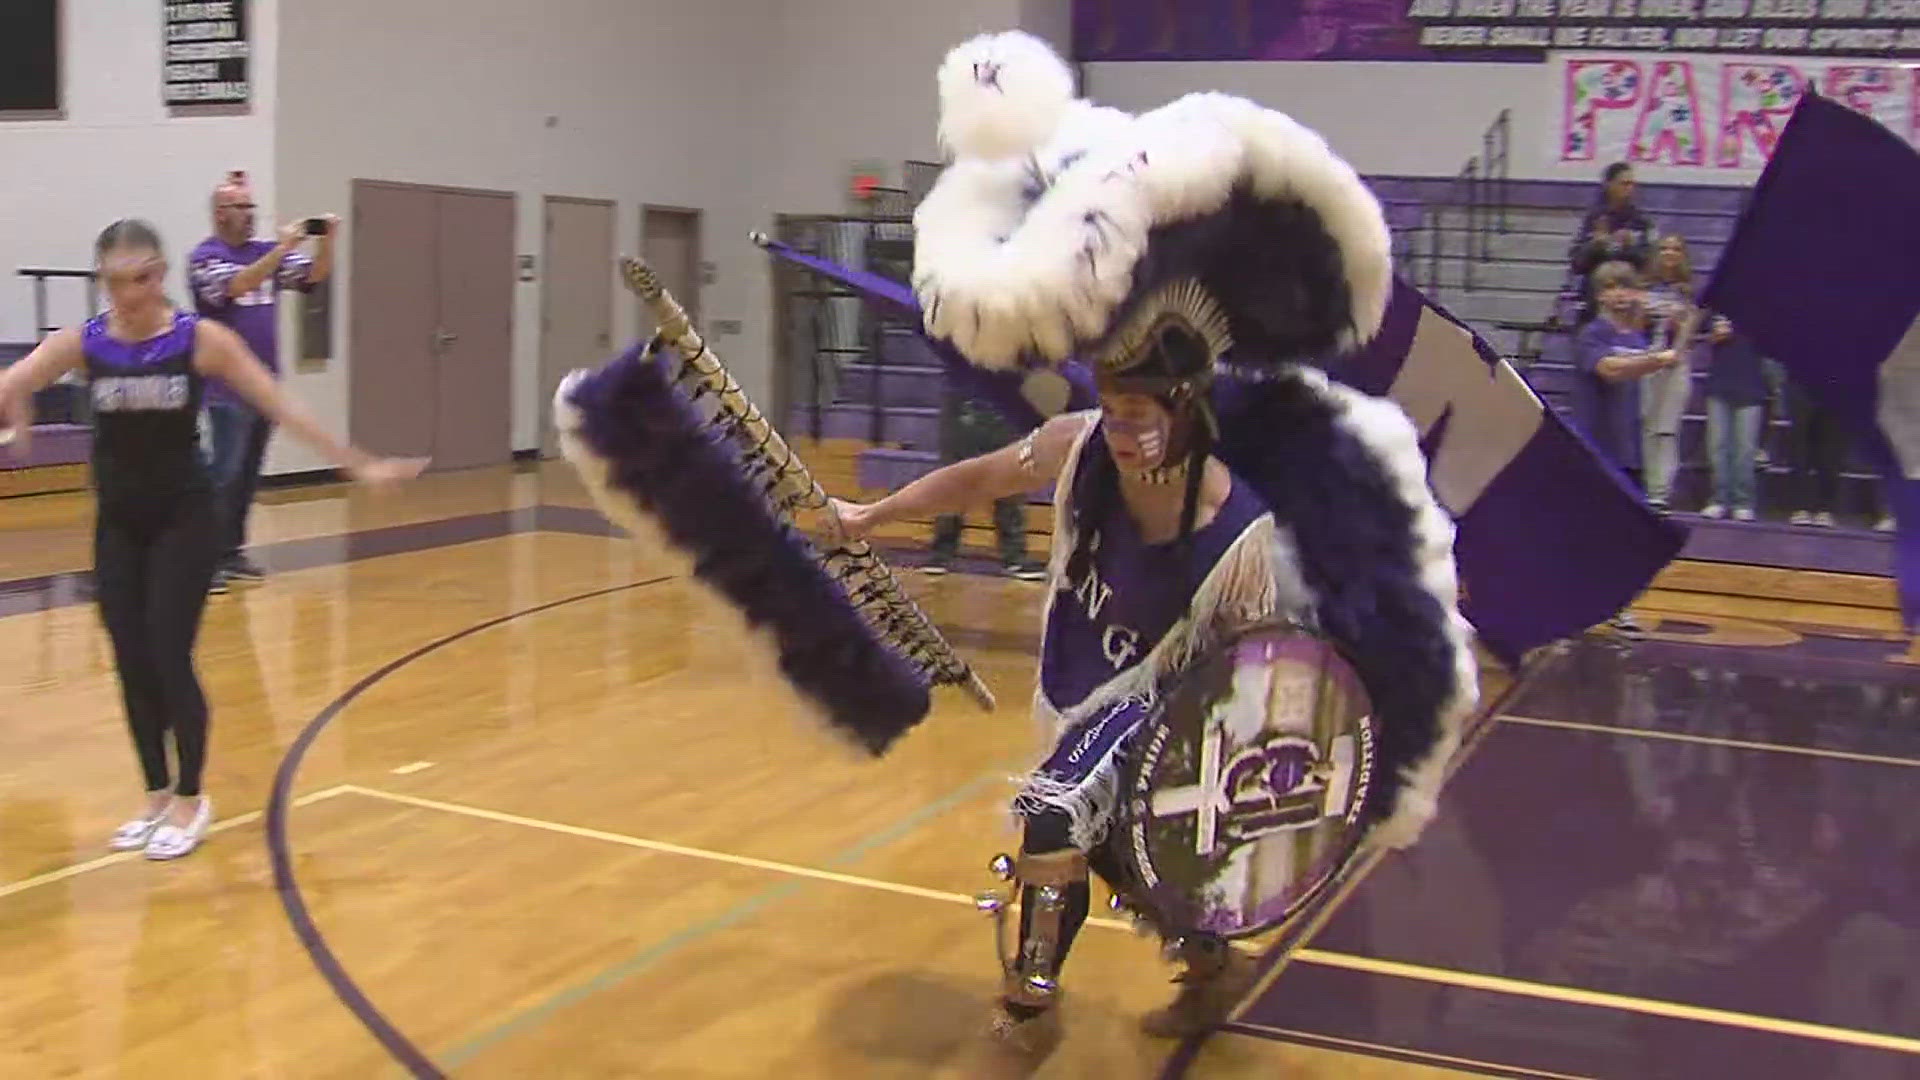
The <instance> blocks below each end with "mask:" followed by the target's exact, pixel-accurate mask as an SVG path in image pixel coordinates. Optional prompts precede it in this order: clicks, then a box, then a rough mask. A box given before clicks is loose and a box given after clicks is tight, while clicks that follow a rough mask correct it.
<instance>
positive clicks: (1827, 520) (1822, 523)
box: [1813, 510, 1833, 529]
mask: <svg viewBox="0 0 1920 1080" xmlns="http://www.w3.org/2000/svg"><path fill="white" fill-rule="evenodd" d="M1813 523H1814V525H1815V526H1816V527H1818V528H1822V529H1831V528H1833V514H1832V513H1831V512H1829V511H1826V510H1822V511H1820V512H1819V513H1817V514H1815V515H1813Z"/></svg>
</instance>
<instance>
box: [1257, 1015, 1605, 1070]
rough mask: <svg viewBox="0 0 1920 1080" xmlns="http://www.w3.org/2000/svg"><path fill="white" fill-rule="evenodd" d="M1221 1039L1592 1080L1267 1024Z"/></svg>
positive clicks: (1427, 1063)
mask: <svg viewBox="0 0 1920 1080" xmlns="http://www.w3.org/2000/svg"><path fill="white" fill-rule="evenodd" d="M1221 1033H1222V1034H1224V1035H1240V1036H1243V1037H1245V1038H1252V1039H1270V1040H1273V1041H1275V1042H1285V1043H1295V1044H1297V1045H1300V1046H1311V1047H1316V1048H1319V1049H1323V1050H1351V1051H1354V1052H1356V1053H1361V1054H1365V1055H1367V1056H1368V1057H1378V1058H1389V1059H1393V1060H1402V1061H1410V1062H1414V1063H1417V1064H1421V1065H1434V1066H1445V1067H1451V1068H1465V1069H1486V1070H1491V1071H1493V1072H1495V1073H1498V1074H1501V1075H1506V1076H1524V1077H1527V1078H1528V1080H1595V1078H1594V1077H1588V1076H1581V1075H1579V1074H1577V1073H1557V1072H1548V1071H1546V1070H1545V1069H1536V1068H1533V1067H1532V1066H1528V1065H1504V1064H1501V1063H1499V1062H1496V1061H1480V1060H1477V1059H1475V1058H1463V1057H1455V1056H1453V1055H1452V1054H1437V1053H1434V1052H1433V1051H1431V1050H1415V1049H1413V1048H1412V1047H1407V1046H1388V1045H1386V1044H1384V1043H1375V1042H1367V1041H1366V1040H1364V1039H1344V1038H1341V1037H1340V1036H1338V1035H1320V1034H1316V1033H1315V1032H1311V1031H1293V1030H1290V1029H1288V1028H1278V1027H1273V1026H1271V1025H1268V1024H1249V1023H1246V1022H1245V1021H1236V1022H1234V1023H1232V1024H1229V1025H1227V1026H1226V1027H1224V1028H1222V1029H1221Z"/></svg>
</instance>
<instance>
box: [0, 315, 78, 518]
mask: <svg viewBox="0 0 1920 1080" xmlns="http://www.w3.org/2000/svg"><path fill="white" fill-rule="evenodd" d="M32 349H33V343H32V342H0V368H5V367H6V366H8V365H10V364H13V363H15V362H16V361H18V360H20V359H21V358H22V357H24V356H26V355H27V353H28V352H30V351H32ZM85 395H86V390H85V387H84V386H83V385H81V384H78V383H74V382H63V383H56V384H55V385H53V386H49V387H47V388H46V389H44V390H42V391H40V392H39V393H38V394H36V395H34V402H33V415H34V425H33V432H32V439H31V441H30V442H29V444H28V447H27V453H26V455H25V456H21V455H19V454H17V453H14V452H13V448H9V449H8V450H6V451H0V496H7V495H27V494H39V493H43V492H48V491H66V490H72V489H74V488H77V487H81V486H83V485H84V483H85V466H86V462H87V458H88V456H89V454H90V452H91V450H92V442H93V440H92V429H91V428H90V427H89V426H88V421H87V414H86V396H85Z"/></svg>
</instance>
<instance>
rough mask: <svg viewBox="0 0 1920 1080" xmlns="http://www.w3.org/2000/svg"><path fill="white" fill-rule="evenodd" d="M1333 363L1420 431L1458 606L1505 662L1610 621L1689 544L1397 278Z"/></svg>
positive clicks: (1494, 360) (1520, 383) (1503, 368)
mask: <svg viewBox="0 0 1920 1080" xmlns="http://www.w3.org/2000/svg"><path fill="white" fill-rule="evenodd" d="M1332 374H1334V375H1336V376H1338V377H1339V379H1340V381H1342V382H1344V383H1346V384H1347V385H1349V386H1352V387H1353V388H1354V389H1356V390H1361V391H1364V392H1366V393H1369V394H1376V395H1380V396H1384V397H1388V398H1391V399H1393V401H1394V403H1395V404H1397V405H1399V406H1400V408H1401V409H1402V410H1403V411H1405V412H1406V414H1407V415H1408V416H1409V417H1410V418H1412V420H1413V422H1414V425H1415V426H1416V427H1418V428H1419V429H1420V434H1421V445H1422V447H1423V448H1424V449H1425V450H1426V452H1427V459H1428V465H1427V478H1428V483H1429V484H1430V485H1431V486H1432V488H1433V491H1434V495H1435V496H1436V497H1437V498H1438V499H1439V500H1440V505H1441V506H1443V507H1445V508H1446V510H1447V512H1448V513H1449V514H1451V515H1452V516H1453V519H1454V523H1455V529H1456V533H1455V537H1454V559H1455V561H1456V563H1457V564H1458V568H1459V573H1460V584H1461V586H1462V588H1463V589H1464V591H1465V592H1466V600H1465V602H1464V603H1463V604H1462V605H1461V608H1462V611H1463V613H1464V614H1465V615H1466V616H1467V619H1468V621H1470V622H1471V623H1473V625H1474V629H1475V630H1476V631H1477V632H1478V633H1479V635H1480V637H1481V639H1482V640H1483V641H1484V642H1485V643H1486V645H1487V646H1488V647H1489V648H1491V649H1492V650H1493V651H1494V652H1495V653H1497V654H1499V655H1500V657H1501V658H1502V659H1504V660H1507V661H1509V662H1512V661H1513V660H1515V659H1517V658H1518V657H1519V656H1520V655H1521V654H1523V653H1524V652H1526V651H1527V650H1528V649H1532V648H1535V647H1536V646H1540V645H1544V644H1546V643H1548V642H1551V641H1555V640H1557V639H1559V638H1563V637H1567V636H1570V635H1573V634H1577V633H1580V632H1581V631H1583V630H1585V629H1586V628H1587V627H1590V626H1593V625H1595V624H1596V623H1600V622H1604V621H1606V620H1607V619H1608V618H1610V617H1612V616H1613V615H1614V614H1616V613H1618V612H1619V611H1621V610H1622V609H1623V608H1625V607H1626V606H1627V605H1628V604H1629V603H1631V602H1632V601H1633V599H1634V597H1636V596H1638V595H1639V594H1640V593H1641V592H1643V591H1644V590H1645V589H1646V587H1647V586H1648V585H1649V584H1650V583H1651V582H1652V581H1653V579H1654V577H1655V575H1657V574H1659V572H1660V570H1661V568H1663V567H1665V566H1666V565H1667V564H1668V563H1669V562H1671V561H1673V558H1674V556H1676V555H1678V554H1679V553H1680V549H1681V548H1682V547H1684V546H1685V545H1686V540H1687V531H1686V529H1685V528H1684V527H1683V526H1682V525H1680V524H1679V523H1678V522H1676V521H1674V520H1673V519H1671V518H1667V517H1663V516H1661V515H1660V514H1658V513H1656V512H1654V510H1653V509H1652V508H1650V507H1649V506H1647V504H1646V501H1645V499H1643V498H1642V497H1641V495H1640V493H1639V492H1637V491H1635V490H1634V489H1633V488H1632V487H1631V486H1629V485H1628V483H1627V480H1626V478H1625V477H1624V476H1623V475H1621V473H1620V472H1619V470H1617V469H1615V468H1614V467H1613V466H1612V465H1610V464H1608V463H1607V462H1606V460H1605V459H1604V458H1602V457H1601V456H1600V454H1599V452H1598V451H1596V450H1595V449H1594V448H1593V447H1592V446H1591V445H1590V444H1589V443H1588V442H1587V441H1586V439H1585V438H1584V437H1583V436H1581V435H1580V434H1579V433H1578V432H1576V431H1575V430H1574V429H1573V428H1571V427H1569V426H1568V425H1567V424H1566V423H1565V422H1564V421H1562V420H1561V419H1560V417H1559V415H1558V414H1556V413H1555V412H1554V411H1553V410H1552V409H1550V408H1547V407H1546V406H1545V404H1544V403H1542V402H1541V400H1540V398H1539V397H1538V396H1537V395H1536V394H1534V392H1533V390H1532V389H1531V388H1530V387H1528V386H1527V384H1526V381H1525V380H1523V379H1522V378H1521V377H1520V375H1519V373H1518V372H1516V371H1515V370H1514V369H1513V366H1512V365H1511V364H1509V363H1507V362H1506V361H1505V360H1504V359H1502V358H1501V356H1500V354H1499V353H1498V352H1497V351H1495V349H1494V348H1493V346H1492V345H1489V344H1488V343H1487V342H1486V340H1485V339H1483V338H1481V337H1480V335H1478V334H1476V333H1474V332H1473V330H1471V329H1470V328H1468V327H1467V326H1466V324H1464V323H1462V322H1460V321H1459V320H1458V319H1456V318H1454V317H1453V315H1451V314H1450V313H1448V312H1447V311H1446V310H1445V309H1444V308H1442V307H1440V305H1438V304H1436V303H1434V302H1433V301H1432V300H1429V299H1427V297H1426V296H1425V295H1424V294H1423V293H1421V291H1420V290H1419V289H1416V288H1414V287H1413V286H1412V285H1409V284H1407V283H1406V282H1405V281H1403V280H1396V281H1395V282H1394V292H1393V298H1392V299H1391V300H1390V301H1389V302H1388V304H1387V315H1386V319H1385V320H1384V321H1383V322H1382V323H1381V326H1380V333H1379V334H1377V335H1376V336H1375V337H1374V339H1373V340H1372V341H1371V342H1368V343H1367V345H1366V346H1364V347H1363V348H1361V349H1360V350H1359V351H1358V352H1356V353H1355V354H1353V355H1352V356H1348V357H1343V358H1342V359H1341V360H1340V361H1339V362H1338V364H1337V365H1335V366H1334V367H1333V370H1332Z"/></svg>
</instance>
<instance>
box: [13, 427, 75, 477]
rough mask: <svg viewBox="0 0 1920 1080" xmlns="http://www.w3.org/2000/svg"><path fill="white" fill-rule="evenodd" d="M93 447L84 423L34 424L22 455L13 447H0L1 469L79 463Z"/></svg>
mask: <svg viewBox="0 0 1920 1080" xmlns="http://www.w3.org/2000/svg"><path fill="white" fill-rule="evenodd" d="M92 447H93V430H92V429H91V428H89V427H87V426H86V425H85V424H35V425H33V432H32V439H31V442H30V444H29V445H28V447H27V454H26V457H25V458H22V457H20V456H19V455H17V454H15V453H14V449H15V448H14V447H11V446H9V447H7V448H6V449H5V450H0V470H6V469H35V468H42V467H45V466H48V465H78V464H81V463H83V462H85V461H86V460H87V458H88V456H89V453H90V451H91V450H92Z"/></svg>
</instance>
